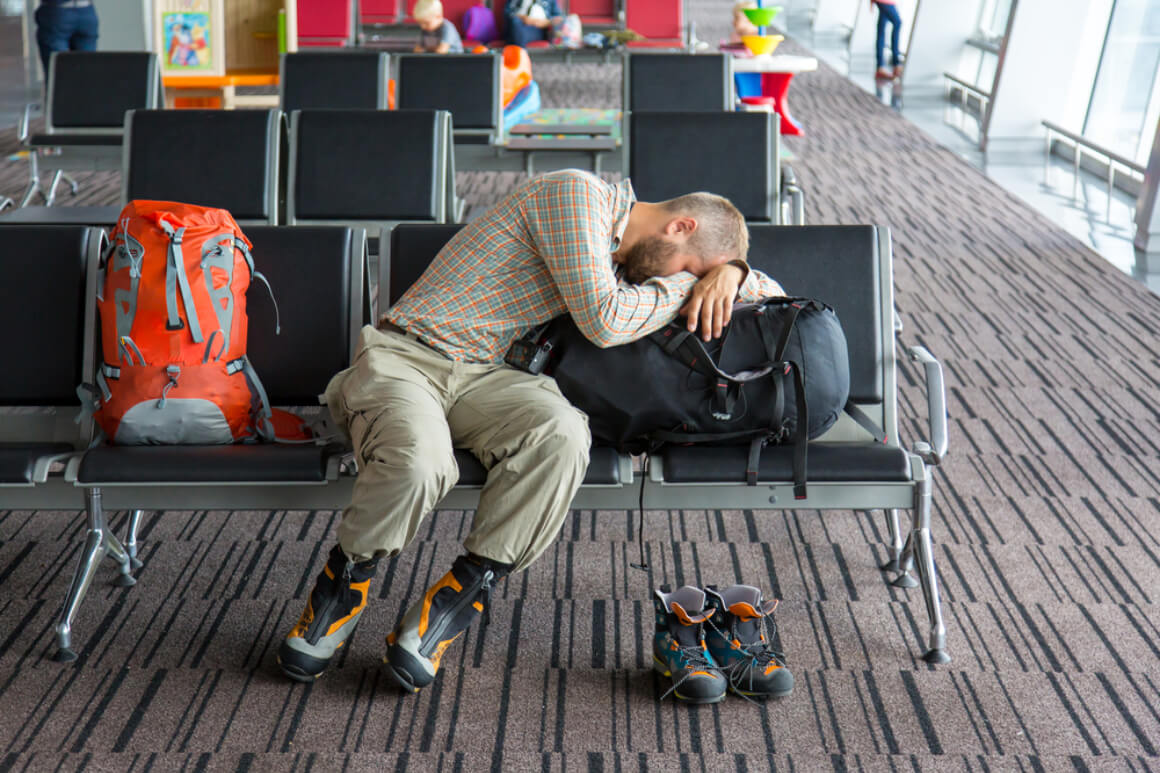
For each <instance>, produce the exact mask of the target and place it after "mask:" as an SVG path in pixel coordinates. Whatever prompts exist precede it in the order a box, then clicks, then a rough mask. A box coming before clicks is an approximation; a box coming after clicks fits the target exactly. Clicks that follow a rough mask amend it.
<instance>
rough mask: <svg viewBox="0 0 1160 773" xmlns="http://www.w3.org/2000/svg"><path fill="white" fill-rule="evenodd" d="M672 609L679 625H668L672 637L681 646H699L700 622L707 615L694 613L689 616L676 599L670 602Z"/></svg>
mask: <svg viewBox="0 0 1160 773" xmlns="http://www.w3.org/2000/svg"><path fill="white" fill-rule="evenodd" d="M672 610H673V614H674V615H675V616H676V618H677V622H678V623H679V625H673V626H670V628H671V629H672V632H673V638H674V639H676V640H677V642H678V643H679V644H680V645H681V646H683V647H689V646H692V647H700V646H701V623H702V622H704V621H705V618H706V617H707V615H703V614H696V615H692V616H690V615H689V614H688V613H687V612H685V610H684V608H683V607H682V606H681V604H680V602H678V601H674V602H672Z"/></svg>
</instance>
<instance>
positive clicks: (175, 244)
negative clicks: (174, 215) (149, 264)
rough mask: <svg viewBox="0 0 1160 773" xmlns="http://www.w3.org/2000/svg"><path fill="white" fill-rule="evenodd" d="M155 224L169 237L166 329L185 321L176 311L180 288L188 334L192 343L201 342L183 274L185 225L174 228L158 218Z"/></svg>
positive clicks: (187, 283) (194, 311)
mask: <svg viewBox="0 0 1160 773" xmlns="http://www.w3.org/2000/svg"><path fill="white" fill-rule="evenodd" d="M157 225H158V227H159V228H161V230H162V231H164V232H165V235H166V236H168V237H169V261H168V263H167V265H166V267H165V311H166V314H167V315H168V319H167V320H166V323H165V329H166V330H181V328H183V327H185V323H184V322H182V321H181V317H180V316H179V315H178V313H177V290H178V288H180V290H181V302H182V304H184V306H185V316H186V319H188V320H189V334H190V335H191V336H193V342H194V343H197V344H199V343H201V341H202V335H201V325H200V324H199V323H198V320H197V308H196V307H195V306H194V305H193V292H192V291H191V290H190V289H189V277H187V276H186V275H185V259H184V258H183V257H182V255H181V240H182V237H183V236H184V235H185V227H184V226H182V227H181V228H177V229H175V228H174V227H173V226H172V225H171V224H170V223H169V221H167V220H165V219H163V218H160V219H158V220H157Z"/></svg>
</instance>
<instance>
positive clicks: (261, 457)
mask: <svg viewBox="0 0 1160 773" xmlns="http://www.w3.org/2000/svg"><path fill="white" fill-rule="evenodd" d="M245 233H246V236H248V237H249V239H250V241H251V242H252V243H253V245H254V246H253V250H252V254H253V256H254V266H255V268H256V269H257V270H258V271H261V272H262V273H263V274H264V275H265V276H266V278H267V279H268V280H269V282H270V285H271V287H272V288H273V292H274V298H275V300H276V301H277V304H278V312H277V319H278V320H279V322H280V326H281V332H280V333H277V332H276V328H275V310H274V307H273V305H272V304H271V301H270V297H269V294H268V293H267V292H266V288H265V286H264V285H262V284H261V283H259V282H254V283H253V284H252V285H251V286H250V291H249V293H247V296H246V306H247V308H246V312H247V315H248V317H249V323H250V326H249V334H248V343H247V350H248V356H249V359H250V362H251V363H253V366H254V369H255V370H256V371H257V373H258V375H259V376H260V377H261V379H262V384H263V386H264V387H265V389H266V394H267V395H269V398H270V402H271V404H272V405H290V406H304V405H316V404H317V401H318V395H320V394H321V393H322V392H323V391H325V389H326V384H327V382H329V381H330V378H331V376H333V375H334V374H335V373H337V372H338V371H340V370H342V369H343V368H345V367H347V363H348V362H349V360H350V354H351V351H352V349H353V347H354V340H355V337H356V336H357V334H358V329H359V327H361V323H362V322H363V321H364V320H363V319H362V314H361V305H360V304H359V302H358V301H357V299H359V298H361V297H362V282H363V276H362V274H363V271H364V258H363V251H364V243H363V240H364V237H363V236H362V233H363V232H362V231H361V230H356V229H351V228H339V227H325V226H317V227H309V228H304V227H299V228H293V229H291V228H289V227H277V226H267V227H259V226H255V227H250V228H247V229H245ZM352 298H353V299H356V300H354V301H353V302H352ZM344 452H345V449H342V448H340V447H335V446H330V445H316V444H308V445H282V444H277V443H274V444H261V445H254V446H112V445H100V446H97V447H96V448H93V449H92V450H91V451H89V452H87V453H86V454H85V455H84V457H83V458H82V459H81V460H80V464H79V467H78V469H77V473H76V482H77V483H78V484H79V485H82V486H109V485H159V484H180V483H195V484H202V483H222V484H238V483H253V484H268V483H279V482H282V483H287V482H288V483H319V484H321V483H325V482H326V480H327V474H328V464H329V462H331V461H333V460H334V459H335V458H336V456H337V455H341V453H344ZM333 474H334V471H331V477H333ZM190 495H191V496H193V497H194V498H196V491H194V492H191V494H190ZM173 496H174V497H175V498H176V497H180V496H181V494H179V493H176V492H174V494H173Z"/></svg>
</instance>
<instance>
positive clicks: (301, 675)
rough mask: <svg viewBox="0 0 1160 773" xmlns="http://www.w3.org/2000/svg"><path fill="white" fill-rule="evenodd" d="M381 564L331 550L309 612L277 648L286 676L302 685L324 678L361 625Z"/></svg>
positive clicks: (315, 588)
mask: <svg viewBox="0 0 1160 773" xmlns="http://www.w3.org/2000/svg"><path fill="white" fill-rule="evenodd" d="M378 565H379V560H378V559H377V558H372V559H369V560H367V561H360V562H357V563H356V562H354V561H351V560H350V559H349V558H347V557H346V554H345V553H343V552H342V548H341V547H339V546H338V545H335V546H334V547H333V548H331V550H330V556H329V558H327V560H326V566H325V567H323V569H322V573H321V574H319V575H318V579H317V580H315V581H314V590H312V591H311V592H310V598H309V600H307V602H306V609H305V610H303V612H302V616H301V617H300V618H298V623H297V625H295V626H294V628H293V630H291V631H290V633H289V635H287V637H286V638H285V639H283V640H282V646H281V647H279V648H278V665H279V666H281V667H282V672H283V673H284V674H286V676H288V677H290V678H291V679H296V680H298V681H299V682H309V681H312V680H314V679H317V678H318V677H320V676H322V672H323V671H325V670H326V667H327V666H328V665H330V659H331V658H332V657H334V653H335V652H337V651H338V648H339V647H341V646H342V645H343V644H344V643H345V642H346V640H347V639H348V638H350V635H351V633H353V632H354V627H355V626H356V625H358V620H359V617H361V616H362V613H363V609H365V608H366V605H367V595H368V591H369V590H370V585H371V578H372V577H374V574H375V569H376V568H377V567H378Z"/></svg>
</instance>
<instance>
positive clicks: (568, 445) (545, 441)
mask: <svg viewBox="0 0 1160 773" xmlns="http://www.w3.org/2000/svg"><path fill="white" fill-rule="evenodd" d="M533 434H534V435H535V436H536V438H537V440H538V444H539V445H540V446H541V447H542V448H543V450H544V453H545V455H547V456H551V457H552V458H553V459H554V460H556V461H558V462H564V463H567V462H576V463H579V464H580V465H582V466H587V464H588V451H589V449H590V448H591V446H592V436H591V434H590V433H589V431H588V419H587V418H586V417H585V416H584V414H582V413H580V412H579V411H576V410H567V411H561V412H559V413H557V414H553V415H552V416H551V417H549V418H548V419H547V420H546V421H544V422H543V424H542V425H541V426H539V427H537V428H536V430H535V431H534V433H533Z"/></svg>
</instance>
